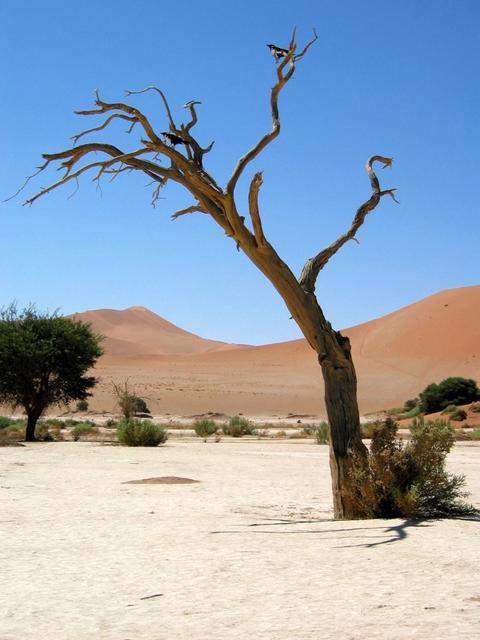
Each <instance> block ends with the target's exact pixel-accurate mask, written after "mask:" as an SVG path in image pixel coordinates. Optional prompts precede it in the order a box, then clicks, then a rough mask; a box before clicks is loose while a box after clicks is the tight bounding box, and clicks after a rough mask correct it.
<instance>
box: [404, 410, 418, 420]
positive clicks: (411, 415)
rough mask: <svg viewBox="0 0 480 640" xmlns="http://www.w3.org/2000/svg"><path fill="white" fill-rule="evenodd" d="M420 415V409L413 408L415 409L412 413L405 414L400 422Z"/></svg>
mask: <svg viewBox="0 0 480 640" xmlns="http://www.w3.org/2000/svg"><path fill="white" fill-rule="evenodd" d="M420 413H421V410H420V407H413V409H410V411H407V412H406V413H403V414H402V416H401V418H400V420H404V419H405V418H416V417H417V416H418V415H420Z"/></svg>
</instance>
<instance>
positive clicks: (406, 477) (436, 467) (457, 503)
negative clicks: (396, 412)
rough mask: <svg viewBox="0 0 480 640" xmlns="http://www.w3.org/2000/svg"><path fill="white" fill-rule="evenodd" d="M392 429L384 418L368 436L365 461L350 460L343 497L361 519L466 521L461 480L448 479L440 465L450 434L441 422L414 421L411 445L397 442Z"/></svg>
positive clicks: (451, 438)
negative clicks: (347, 486) (458, 518)
mask: <svg viewBox="0 0 480 640" xmlns="http://www.w3.org/2000/svg"><path fill="white" fill-rule="evenodd" d="M397 429H398V425H397V423H396V422H395V421H394V420H392V419H391V418H387V420H386V421H385V423H384V424H383V425H382V426H381V428H377V429H376V430H375V431H374V433H373V434H372V443H371V448H370V455H369V456H368V457H364V458H359V457H357V459H356V460H355V464H354V465H353V467H352V468H351V470H350V474H351V479H352V480H353V481H354V482H353V483H352V485H351V489H350V490H349V492H347V491H345V492H344V494H343V497H344V499H345V500H346V501H348V502H349V503H353V504H354V505H355V509H356V511H357V513H358V514H359V517H365V518H433V517H445V516H459V515H472V514H474V513H476V512H477V511H476V509H475V508H474V507H473V506H471V505H469V504H467V503H466V502H464V500H463V499H464V498H465V497H466V496H467V494H466V493H465V492H464V491H463V490H462V489H463V487H464V484H465V478H464V477H463V476H456V475H451V474H448V473H447V471H446V470H445V461H446V457H447V454H448V452H449V451H450V449H451V448H452V446H453V444H454V434H453V430H452V429H451V428H450V426H449V424H448V423H447V422H445V421H442V420H437V421H435V422H426V421H425V420H417V421H415V424H414V425H413V426H412V439H411V441H410V442H408V443H403V442H401V441H400V440H398V439H397V437H396V435H397Z"/></svg>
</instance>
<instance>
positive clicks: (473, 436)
mask: <svg viewBox="0 0 480 640" xmlns="http://www.w3.org/2000/svg"><path fill="white" fill-rule="evenodd" d="M468 437H469V439H470V440H480V429H475V430H474V431H471V432H470V433H469V434H468Z"/></svg>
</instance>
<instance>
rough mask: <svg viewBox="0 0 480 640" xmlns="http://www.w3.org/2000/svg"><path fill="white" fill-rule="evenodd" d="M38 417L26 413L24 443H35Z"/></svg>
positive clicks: (32, 413)
mask: <svg viewBox="0 0 480 640" xmlns="http://www.w3.org/2000/svg"><path fill="white" fill-rule="evenodd" d="M37 420H38V416H37V414H36V413H35V412H31V411H29V412H28V413H27V428H26V430H25V442H35V440H36V438H35V427H36V426H37Z"/></svg>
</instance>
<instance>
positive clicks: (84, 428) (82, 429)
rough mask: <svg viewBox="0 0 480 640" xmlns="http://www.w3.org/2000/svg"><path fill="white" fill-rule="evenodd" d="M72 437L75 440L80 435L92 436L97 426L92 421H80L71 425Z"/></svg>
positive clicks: (96, 431)
mask: <svg viewBox="0 0 480 640" xmlns="http://www.w3.org/2000/svg"><path fill="white" fill-rule="evenodd" d="M71 433H72V438H73V439H74V440H75V442H77V441H78V440H80V438H81V437H82V436H93V435H96V434H97V433H98V427H97V426H96V425H95V424H94V423H93V422H88V421H86V422H80V424H77V425H75V426H74V427H73V429H72V431H71Z"/></svg>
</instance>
